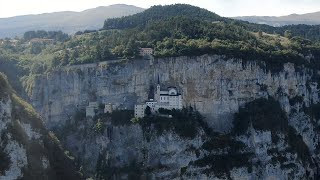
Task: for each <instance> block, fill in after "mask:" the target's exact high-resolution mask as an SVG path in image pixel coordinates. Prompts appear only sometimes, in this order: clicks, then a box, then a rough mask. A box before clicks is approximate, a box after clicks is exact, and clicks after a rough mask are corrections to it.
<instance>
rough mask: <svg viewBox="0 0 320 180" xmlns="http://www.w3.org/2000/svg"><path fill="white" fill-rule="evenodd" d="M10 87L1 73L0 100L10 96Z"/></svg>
mask: <svg viewBox="0 0 320 180" xmlns="http://www.w3.org/2000/svg"><path fill="white" fill-rule="evenodd" d="M8 92H9V85H8V80H7V78H6V76H5V75H4V74H2V73H1V72H0V100H2V98H4V97H5V96H6V95H8Z"/></svg>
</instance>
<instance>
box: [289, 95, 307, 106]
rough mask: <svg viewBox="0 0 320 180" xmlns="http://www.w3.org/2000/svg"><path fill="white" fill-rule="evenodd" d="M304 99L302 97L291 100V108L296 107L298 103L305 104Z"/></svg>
mask: <svg viewBox="0 0 320 180" xmlns="http://www.w3.org/2000/svg"><path fill="white" fill-rule="evenodd" d="M303 99H304V98H303V97H302V96H295V97H294V98H291V99H289V103H290V105H291V106H294V105H295V104H297V103H303Z"/></svg>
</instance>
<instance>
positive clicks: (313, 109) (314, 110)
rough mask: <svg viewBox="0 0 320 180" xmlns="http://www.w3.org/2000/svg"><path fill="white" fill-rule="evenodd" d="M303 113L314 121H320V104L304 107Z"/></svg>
mask: <svg viewBox="0 0 320 180" xmlns="http://www.w3.org/2000/svg"><path fill="white" fill-rule="evenodd" d="M303 111H304V112H305V113H306V114H307V115H309V117H310V118H311V119H312V120H316V121H319V120H320V103H317V104H311V105H310V106H309V107H306V106H304V108H303Z"/></svg>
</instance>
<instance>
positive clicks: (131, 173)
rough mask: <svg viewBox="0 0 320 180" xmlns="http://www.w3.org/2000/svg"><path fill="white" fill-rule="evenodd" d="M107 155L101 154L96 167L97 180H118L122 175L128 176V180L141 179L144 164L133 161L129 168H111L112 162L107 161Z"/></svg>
mask: <svg viewBox="0 0 320 180" xmlns="http://www.w3.org/2000/svg"><path fill="white" fill-rule="evenodd" d="M105 154H106V151H104V152H103V153H102V154H99V157H98V161H97V165H96V175H95V176H96V179H118V178H117V177H121V176H122V175H128V180H136V179H141V175H142V173H143V171H142V164H138V163H137V162H136V161H132V162H130V163H129V164H128V165H127V166H122V167H115V166H111V164H110V162H109V161H107V160H106V157H105V156H106V155H105Z"/></svg>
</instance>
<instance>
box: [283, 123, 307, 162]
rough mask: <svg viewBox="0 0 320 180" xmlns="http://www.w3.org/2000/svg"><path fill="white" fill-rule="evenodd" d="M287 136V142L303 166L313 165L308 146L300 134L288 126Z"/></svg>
mask: <svg viewBox="0 0 320 180" xmlns="http://www.w3.org/2000/svg"><path fill="white" fill-rule="evenodd" d="M287 138H288V139H287V140H288V144H289V145H290V147H291V148H292V150H293V151H294V152H296V153H297V154H298V158H299V159H301V161H302V163H303V164H304V165H305V166H306V165H307V164H311V165H313V161H312V159H311V156H310V152H309V148H308V146H307V145H306V143H305V142H304V141H303V139H302V136H301V135H298V134H297V132H296V130H295V129H294V128H293V127H289V129H288V137H287Z"/></svg>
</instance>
